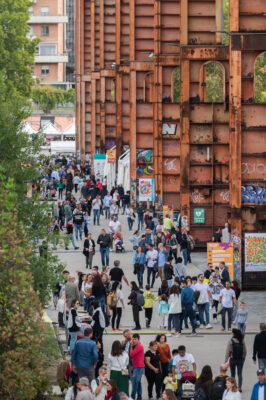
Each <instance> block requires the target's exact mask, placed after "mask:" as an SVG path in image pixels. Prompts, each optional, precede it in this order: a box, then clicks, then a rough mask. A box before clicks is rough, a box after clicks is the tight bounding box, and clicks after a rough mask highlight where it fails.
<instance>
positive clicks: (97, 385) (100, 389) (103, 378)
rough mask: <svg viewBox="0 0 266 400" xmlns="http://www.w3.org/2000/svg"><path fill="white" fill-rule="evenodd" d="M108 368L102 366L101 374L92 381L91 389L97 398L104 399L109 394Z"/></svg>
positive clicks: (96, 399) (98, 399)
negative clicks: (107, 385)
mask: <svg viewBox="0 0 266 400" xmlns="http://www.w3.org/2000/svg"><path fill="white" fill-rule="evenodd" d="M106 383H107V368H106V367H105V366H102V367H101V368H100V369H99V376H98V377H97V378H96V379H93V381H92V382H91V390H92V393H93V394H94V398H95V400H104V399H105V396H106V394H107V387H106Z"/></svg>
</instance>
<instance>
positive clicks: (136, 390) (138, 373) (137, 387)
mask: <svg viewBox="0 0 266 400" xmlns="http://www.w3.org/2000/svg"><path fill="white" fill-rule="evenodd" d="M143 373H144V368H134V369H133V374H132V392H131V398H132V399H133V400H135V396H136V394H137V395H138V400H142V386H141V378H142V375H143Z"/></svg>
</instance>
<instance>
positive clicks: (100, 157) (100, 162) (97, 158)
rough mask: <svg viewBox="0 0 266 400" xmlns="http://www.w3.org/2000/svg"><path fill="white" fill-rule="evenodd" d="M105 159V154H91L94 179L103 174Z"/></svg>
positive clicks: (100, 177)
mask: <svg viewBox="0 0 266 400" xmlns="http://www.w3.org/2000/svg"><path fill="white" fill-rule="evenodd" d="M105 161H106V154H94V155H93V172H94V175H95V178H96V179H102V177H103V174H104V166H105Z"/></svg>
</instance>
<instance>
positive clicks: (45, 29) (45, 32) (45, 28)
mask: <svg viewBox="0 0 266 400" xmlns="http://www.w3.org/2000/svg"><path fill="white" fill-rule="evenodd" d="M41 36H44V37H48V36H49V26H42V27H41Z"/></svg>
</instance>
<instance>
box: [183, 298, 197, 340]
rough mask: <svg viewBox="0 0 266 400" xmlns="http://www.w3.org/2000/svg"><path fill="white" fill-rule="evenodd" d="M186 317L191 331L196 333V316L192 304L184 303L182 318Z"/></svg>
mask: <svg viewBox="0 0 266 400" xmlns="http://www.w3.org/2000/svg"><path fill="white" fill-rule="evenodd" d="M187 317H188V318H189V320H190V323H191V326H192V333H196V318H195V313H194V310H193V305H192V304H185V312H184V319H185V318H187Z"/></svg>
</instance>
